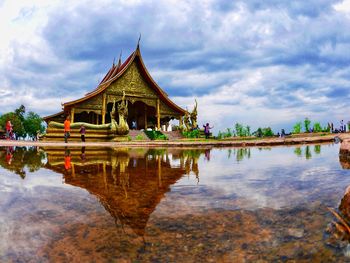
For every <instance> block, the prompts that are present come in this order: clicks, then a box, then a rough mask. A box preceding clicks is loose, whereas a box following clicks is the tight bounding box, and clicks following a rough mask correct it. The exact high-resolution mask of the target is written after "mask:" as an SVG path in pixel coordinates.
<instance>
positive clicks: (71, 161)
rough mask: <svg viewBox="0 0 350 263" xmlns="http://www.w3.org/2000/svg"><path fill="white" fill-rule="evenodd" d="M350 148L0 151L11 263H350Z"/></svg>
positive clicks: (0, 198) (1, 216) (0, 225)
mask: <svg viewBox="0 0 350 263" xmlns="http://www.w3.org/2000/svg"><path fill="white" fill-rule="evenodd" d="M338 152H339V145H311V146H302V147H274V148H241V149H238V148H232V149H229V148H221V149H220V148H213V149H126V148H125V149H124V148H114V149H103V148H70V149H65V148H47V149H42V148H21V147H16V148H0V166H1V168H0V236H1V240H0V261H1V262H12V261H14V262H22V261H25V262H53V261H59V262H94V261H95V262H111V261H116V262H145V261H146V262H149V261H151V262H256V261H258V260H260V262H264V261H266V262H270V261H282V262H283V261H285V262H287V261H289V260H296V261H305V262H307V261H326V262H330V261H334V262H346V261H350V246H349V241H348V237H347V236H346V235H339V233H338V234H337V233H335V232H334V231H333V230H332V229H333V228H334V226H335V222H336V221H337V219H336V218H335V217H334V215H333V214H332V213H331V212H330V211H329V210H328V209H327V207H330V208H333V209H335V211H339V210H338V207H339V205H340V203H341V202H343V201H342V200H345V199H346V198H343V197H345V196H344V193H345V190H346V188H347V186H349V185H350V170H347V169H343V168H342V166H344V167H348V166H347V165H348V164H347V163H346V162H340V161H339V157H338ZM343 203H344V202H343ZM349 204H350V202H349ZM345 205H346V204H345ZM347 207H350V205H349V206H347ZM349 210H350V208H349Z"/></svg>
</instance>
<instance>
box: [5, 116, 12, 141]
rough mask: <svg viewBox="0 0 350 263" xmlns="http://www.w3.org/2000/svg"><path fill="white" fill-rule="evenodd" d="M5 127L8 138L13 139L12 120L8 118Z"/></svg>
mask: <svg viewBox="0 0 350 263" xmlns="http://www.w3.org/2000/svg"><path fill="white" fill-rule="evenodd" d="M5 129H6V138H7V139H8V140H11V139H12V124H11V121H10V120H7V122H6V127H5Z"/></svg>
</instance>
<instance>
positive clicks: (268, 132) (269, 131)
mask: <svg viewBox="0 0 350 263" xmlns="http://www.w3.org/2000/svg"><path fill="white" fill-rule="evenodd" d="M262 135H263V137H271V136H274V134H273V131H272V129H271V128H270V127H267V128H263V129H262Z"/></svg>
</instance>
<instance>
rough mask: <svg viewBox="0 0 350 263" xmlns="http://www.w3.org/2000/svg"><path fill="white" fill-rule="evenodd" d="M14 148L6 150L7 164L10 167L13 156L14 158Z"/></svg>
mask: <svg viewBox="0 0 350 263" xmlns="http://www.w3.org/2000/svg"><path fill="white" fill-rule="evenodd" d="M13 152H14V150H13V146H10V147H7V148H6V157H5V158H6V163H7V164H8V165H10V164H11V163H12V156H13Z"/></svg>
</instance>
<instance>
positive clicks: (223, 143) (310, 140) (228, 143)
mask: <svg viewBox="0 0 350 263" xmlns="http://www.w3.org/2000/svg"><path fill="white" fill-rule="evenodd" d="M335 137H338V138H340V140H341V141H343V142H348V143H344V144H345V145H347V146H348V147H347V148H348V151H349V152H350V134H329V135H323V136H300V137H299V136H298V137H294V138H293V137H289V138H288V137H287V138H266V139H255V140H254V139H253V140H252V139H250V140H244V139H243V140H237V138H235V139H232V140H229V139H226V140H210V139H209V140H207V141H205V140H198V141H196V140H176V141H128V142H85V143H83V142H76V141H72V142H68V143H65V142H64V141H50V142H47V141H46V142H44V141H7V140H0V146H5V147H6V146H45V147H57V146H60V147H62V146H67V147H84V146H85V147H135V148H136V147H259V146H264V147H265V146H268V147H269V146H283V145H286V146H287V145H303V144H315V143H331V142H334V139H335ZM342 145H343V143H342Z"/></svg>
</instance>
